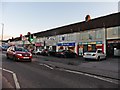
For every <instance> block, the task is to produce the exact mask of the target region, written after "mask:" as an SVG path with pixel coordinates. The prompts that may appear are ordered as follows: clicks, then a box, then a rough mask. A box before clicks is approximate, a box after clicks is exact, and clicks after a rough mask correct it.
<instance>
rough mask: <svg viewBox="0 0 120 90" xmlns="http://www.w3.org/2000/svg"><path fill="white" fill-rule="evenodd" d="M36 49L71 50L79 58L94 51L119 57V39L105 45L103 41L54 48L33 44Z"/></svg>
mask: <svg viewBox="0 0 120 90" xmlns="http://www.w3.org/2000/svg"><path fill="white" fill-rule="evenodd" d="M35 46H36V49H46V48H47V49H51V50H55V51H59V50H71V51H73V52H76V53H77V54H78V55H79V56H82V55H83V54H84V52H87V51H95V50H97V49H101V50H102V51H103V52H104V53H106V54H107V56H120V39H117V40H107V43H106V45H105V43H104V42H103V41H91V42H90V41H89V42H79V43H76V42H68V43H57V44H56V46H44V45H42V44H40V43H37V44H35Z"/></svg>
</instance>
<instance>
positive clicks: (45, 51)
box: [41, 49, 49, 56]
mask: <svg viewBox="0 0 120 90" xmlns="http://www.w3.org/2000/svg"><path fill="white" fill-rule="evenodd" d="M41 55H44V56H48V55H49V54H48V49H43V51H42V52H41Z"/></svg>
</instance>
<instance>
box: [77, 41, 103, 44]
mask: <svg viewBox="0 0 120 90" xmlns="http://www.w3.org/2000/svg"><path fill="white" fill-rule="evenodd" d="M79 44H102V41H96V42H80V43H79Z"/></svg>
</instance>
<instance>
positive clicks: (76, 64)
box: [34, 56, 120, 80]
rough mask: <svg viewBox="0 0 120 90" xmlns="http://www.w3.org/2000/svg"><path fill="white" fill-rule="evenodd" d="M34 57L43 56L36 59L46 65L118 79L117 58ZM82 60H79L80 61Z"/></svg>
mask: <svg viewBox="0 0 120 90" xmlns="http://www.w3.org/2000/svg"><path fill="white" fill-rule="evenodd" d="M34 57H36V58H44V60H43V59H39V60H38V61H39V62H40V63H44V64H47V65H50V66H52V67H56V68H64V69H69V70H74V71H79V72H84V73H88V74H93V75H97V76H102V77H106V78H111V79H116V80H120V77H119V71H120V69H119V66H118V64H120V61H119V58H107V59H106V60H102V61H85V62H84V61H83V58H82V57H78V58H77V59H76V58H72V59H64V58H59V60H57V61H55V60H54V59H52V58H56V57H51V59H48V58H46V57H44V56H34ZM81 60H82V61H83V62H80V61H81Z"/></svg>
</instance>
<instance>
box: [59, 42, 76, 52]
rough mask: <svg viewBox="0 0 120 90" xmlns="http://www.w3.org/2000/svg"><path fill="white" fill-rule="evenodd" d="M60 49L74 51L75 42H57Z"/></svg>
mask: <svg viewBox="0 0 120 90" xmlns="http://www.w3.org/2000/svg"><path fill="white" fill-rule="evenodd" d="M59 50H71V51H73V52H76V51H75V42H73V43H58V44H57V51H59Z"/></svg>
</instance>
